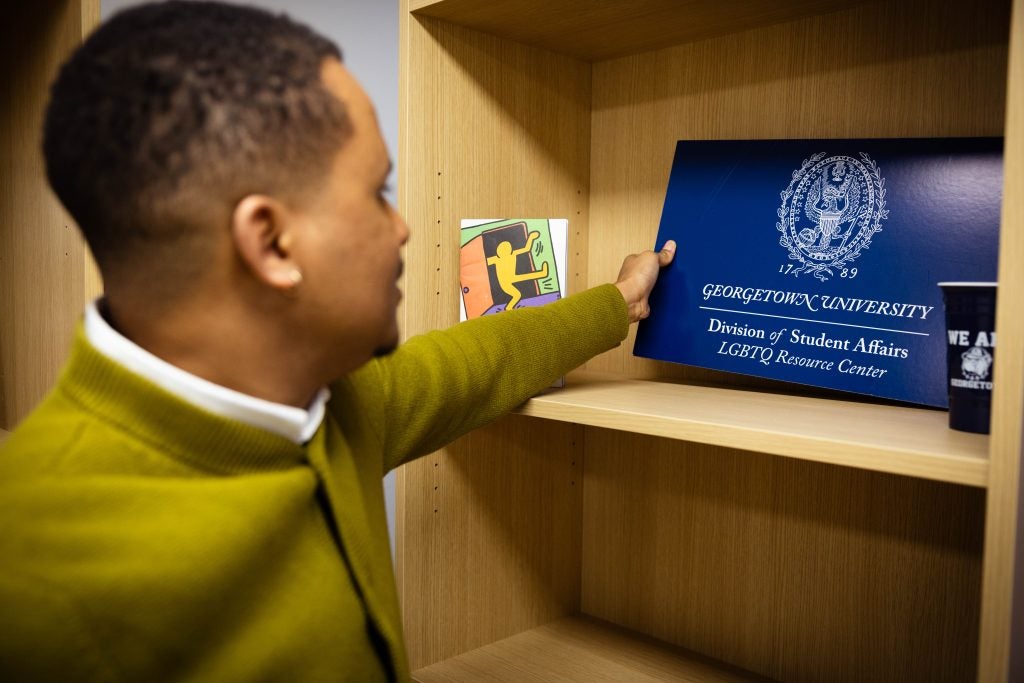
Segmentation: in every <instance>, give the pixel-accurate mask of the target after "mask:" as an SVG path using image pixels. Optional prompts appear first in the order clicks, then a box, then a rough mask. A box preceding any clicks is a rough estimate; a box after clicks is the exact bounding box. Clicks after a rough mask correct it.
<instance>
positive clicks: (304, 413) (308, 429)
mask: <svg viewBox="0 0 1024 683" xmlns="http://www.w3.org/2000/svg"><path fill="white" fill-rule="evenodd" d="M85 337H86V339H88V340H89V343H90V344H92V345H93V346H94V347H95V348H96V350H97V351H99V352H100V353H102V354H103V355H104V356H107V357H108V358H110V359H111V360H113V361H114V362H116V363H120V364H121V365H123V366H124V367H126V368H128V369H129V370H131V371H132V372H134V373H136V374H138V375H141V376H142V377H144V378H146V379H148V380H149V381H150V382H153V383H154V384H156V385H157V386H159V387H161V388H162V389H164V390H166V391H168V392H170V393H172V394H174V395H175V396H178V397H180V398H182V399H184V400H186V401H188V402H189V403H192V404H194V405H196V406H199V407H200V408H203V409H205V410H207V411H209V412H211V413H214V414H215V415H220V416H221V417H226V418H229V419H233V420H238V421H239V422H244V423H245V424H248V425H252V426H253V427H259V428H261V429H265V430H267V431H269V432H273V433H275V434H279V435H280V436H283V437H285V438H286V439H290V440H291V441H294V442H295V443H297V444H304V443H306V442H307V441H309V440H310V439H311V438H313V434H315V433H316V430H317V428H318V427H319V426H320V422H322V421H323V418H324V407H325V405H326V403H327V399H329V398H330V396H331V392H330V391H329V390H328V389H327V388H326V387H324V388H322V389H320V391H318V392H317V394H316V396H315V397H314V398H313V401H312V403H310V405H309V408H308V409H306V410H303V409H302V408H296V407H294V406H289V405H285V404H283V403H274V402H273V401H267V400H264V399H262V398H256V397H255V396H250V395H248V394H243V393H241V392H239V391H235V390H234V389H228V388H227V387H223V386H221V385H219V384H214V383H213V382H210V381H207V380H205V379H202V378H201V377H197V376H195V375H193V374H191V373H189V372H186V371H184V370H182V369H181V368H179V367H176V366H174V365H171V364H170V363H168V362H167V361H164V360H161V359H160V358H157V357H156V356H154V355H153V354H151V353H150V352H149V351H146V350H145V349H143V348H142V347H141V346H139V345H138V344H136V343H135V342H133V341H131V340H130V339H128V338H127V337H125V336H124V335H122V334H121V333H120V332H118V331H117V330H115V329H114V328H113V327H111V326H110V324H109V323H108V322H107V321H106V320H105V319H104V318H103V316H102V315H101V314H100V312H99V308H98V306H97V302H96V301H94V302H92V303H90V304H89V305H88V306H87V307H86V309H85Z"/></svg>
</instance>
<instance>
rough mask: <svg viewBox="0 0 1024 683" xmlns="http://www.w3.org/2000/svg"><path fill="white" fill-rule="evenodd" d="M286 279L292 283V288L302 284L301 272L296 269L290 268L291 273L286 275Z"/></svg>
mask: <svg viewBox="0 0 1024 683" xmlns="http://www.w3.org/2000/svg"><path fill="white" fill-rule="evenodd" d="M288 279H289V280H291V281H292V286H293V287H295V286H298V285H300V284H302V271H301V270H299V269H298V268H292V270H291V272H289V273H288Z"/></svg>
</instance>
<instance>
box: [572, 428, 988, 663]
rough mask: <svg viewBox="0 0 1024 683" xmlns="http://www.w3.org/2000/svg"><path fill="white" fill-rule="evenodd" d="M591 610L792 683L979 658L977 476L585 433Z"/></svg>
mask: <svg viewBox="0 0 1024 683" xmlns="http://www.w3.org/2000/svg"><path fill="white" fill-rule="evenodd" d="M586 441H587V456H586V457H587V461H586V471H585V475H584V505H583V511H584V512H583V515H584V516H583V581H582V599H581V604H582V609H583V611H584V612H585V613H587V614H592V615H594V616H597V617H600V618H602V619H607V620H609V621H613V622H615V623H618V624H622V625H625V626H627V627H629V628H633V629H636V630H639V631H642V632H644V633H648V634H651V635H653V636H655V637H657V638H660V639H663V640H667V641H669V642H672V643H675V644H677V645H682V646H683V647H686V648H690V649H693V650H697V651H699V652H702V653H704V654H706V655H708V656H711V657H714V658H716V659H721V660H724V661H727V662H730V663H732V664H736V665H738V666H741V667H743V668H745V669H748V670H750V671H753V672H756V673H760V674H763V675H766V676H769V677H771V678H773V679H778V680H784V681H793V682H797V681H807V682H808V683H810V682H813V681H829V682H830V683H841V682H844V681H849V682H851V683H854V682H856V683H862V682H863V681H872V682H879V683H881V682H883V681H893V682H894V683H895V682H901V683H903V682H908V681H921V682H922V683H925V682H927V683H937V682H938V681H969V680H972V678H973V676H974V672H975V661H976V652H977V642H976V633H977V625H978V606H979V600H980V576H981V561H980V559H981V558H980V556H981V547H980V538H981V532H982V528H983V525H984V519H983V511H984V493H983V492H982V491H980V490H978V489H973V488H967V487H958V486H954V485H949V484H940V483H935V482H928V481H924V480H920V479H912V478H907V477H899V476H894V475H887V474H880V473H872V472H864V471H860V470H853V469H848V468H841V467H833V466H828V465H819V464H815V463H806V462H800V461H795V460H788V459H780V458H772V457H770V456H765V455H759V454H753V453H748V452H743V451H733V450H729V449H722V448H709V447H703V446H698V445H695V444H686V443H682V442H674V441H667V440H663V439H657V438H653V437H644V436H636V435H631V434H627V433H625V432H615V431H607V430H598V429H588V430H587V435H586Z"/></svg>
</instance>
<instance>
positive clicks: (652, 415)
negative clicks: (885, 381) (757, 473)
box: [518, 373, 988, 488]
mask: <svg viewBox="0 0 1024 683" xmlns="http://www.w3.org/2000/svg"><path fill="white" fill-rule="evenodd" d="M518 412H519V413H520V414H522V415H530V416H534V417H541V418H546V419H551V420H561V421H568V422H577V423H580V424H585V425H590V426H594V427H605V428H608V429H617V430H622V431H628V432H635V433H639V434H650V435H654V436H661V437H666V438H670V439H680V440H683V441H692V442H696V443H704V444H711V445H716V446H725V447H728V448H738V449H742V450H748V451H755V452H759V453H769V454H773V455H779V456H784V457H790V458H799V459H803V460H812V461H816V462H823V463H829V464H834V465H844V466H848V467H856V468H859V469H866V470H874V471H879V472H889V473H893V474H902V475H906V476H911V477H918V478H923V479H933V480H937V481H945V482H952V483H955V484H964V485H968V486H976V487H980V488H985V487H986V486H987V484H988V437H987V436H983V435H978V434H968V433H964V432H957V431H954V430H951V429H949V428H948V426H947V413H945V412H944V411H938V410H928V409H923V408H905V407H896V406H885V405H874V404H867V403H857V402H854V401H840V400H830V399H819V398H807V397H801V396H789V395H779V394H768V393H762V392H756V391H742V390H736V389H723V388H715V387H702V386H690V385H684V384H670V383H665V382H652V381H644V380H634V379H621V378H616V377H613V376H609V375H599V374H592V373H575V374H573V375H571V376H570V377H569V378H568V379H567V381H566V387H565V388H563V389H557V390H552V391H549V392H547V393H545V394H542V395H540V396H537V397H535V398H533V399H531V400H530V401H528V402H527V403H526V404H524V405H523V406H522V407H520V409H519V411H518Z"/></svg>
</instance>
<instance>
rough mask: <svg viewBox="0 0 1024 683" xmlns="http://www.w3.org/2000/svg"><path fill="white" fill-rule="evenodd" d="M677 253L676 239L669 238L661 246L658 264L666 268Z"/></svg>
mask: <svg viewBox="0 0 1024 683" xmlns="http://www.w3.org/2000/svg"><path fill="white" fill-rule="evenodd" d="M675 255H676V241H675V240H669V241H668V242H665V244H664V245H663V246H662V247H661V251H659V252H658V265H659V266H661V267H662V268H664V267H665V266H667V265H668V264H670V263H672V259H673V258H675Z"/></svg>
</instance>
